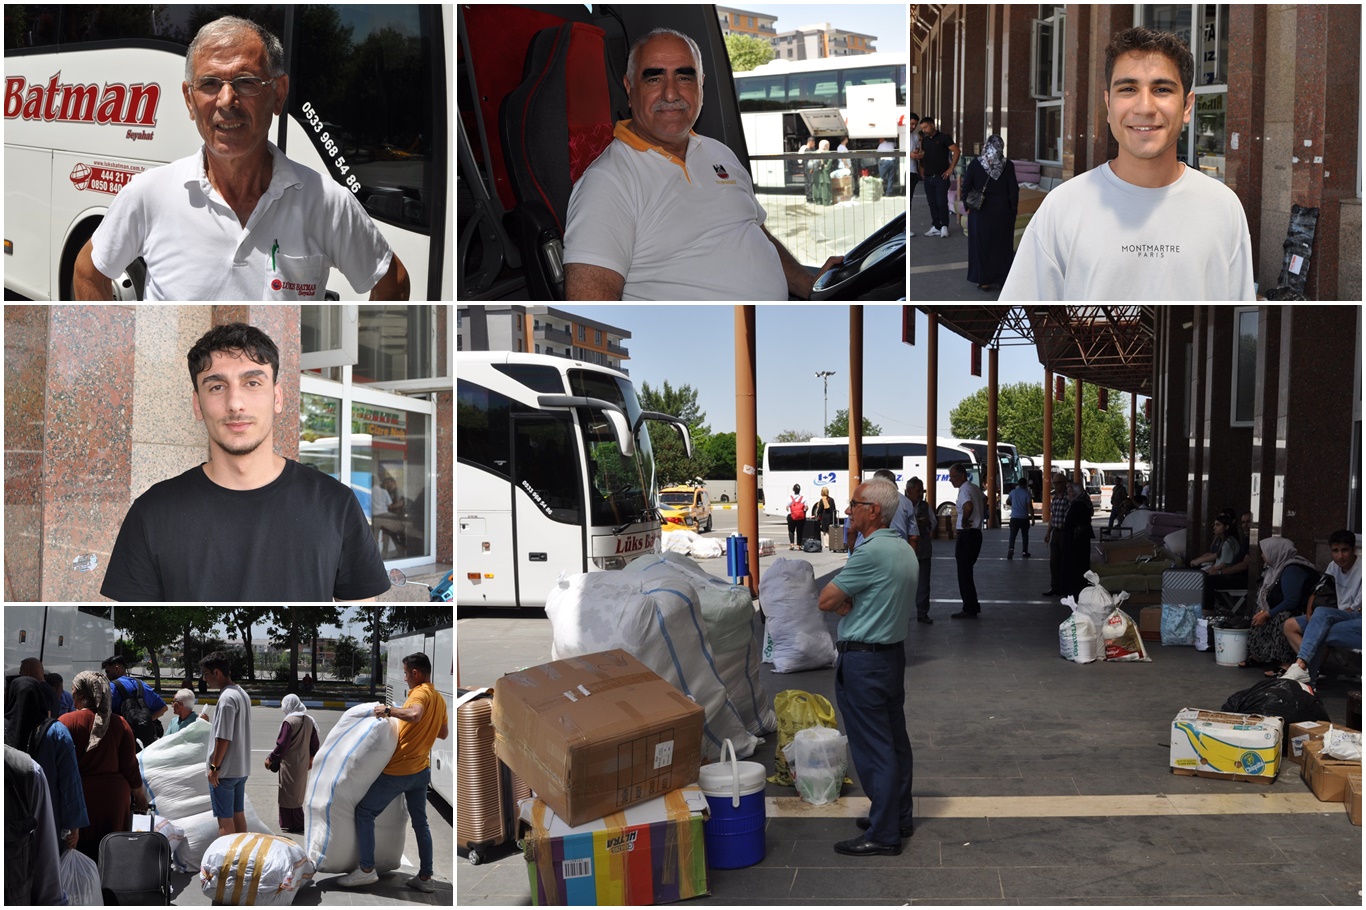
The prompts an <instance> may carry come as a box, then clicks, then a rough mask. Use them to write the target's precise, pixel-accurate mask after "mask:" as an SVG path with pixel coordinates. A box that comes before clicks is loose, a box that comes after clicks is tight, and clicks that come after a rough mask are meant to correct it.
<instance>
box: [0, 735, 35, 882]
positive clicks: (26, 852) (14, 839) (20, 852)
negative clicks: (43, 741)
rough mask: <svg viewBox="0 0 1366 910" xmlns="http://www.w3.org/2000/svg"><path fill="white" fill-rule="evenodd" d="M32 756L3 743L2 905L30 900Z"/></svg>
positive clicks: (32, 831) (33, 857)
mask: <svg viewBox="0 0 1366 910" xmlns="http://www.w3.org/2000/svg"><path fill="white" fill-rule="evenodd" d="M33 766H34V762H33V759H32V758H30V757H29V756H28V755H27V754H26V753H24V752H22V751H20V750H19V749H15V748H14V747H13V746H5V905H6V906H13V905H15V904H30V903H32V902H33V901H32V896H33V872H34V867H35V866H36V865H37V855H38V806H37V805H36V804H35V803H34V802H33V801H32V799H31V797H32V795H33V786H32V782H33Z"/></svg>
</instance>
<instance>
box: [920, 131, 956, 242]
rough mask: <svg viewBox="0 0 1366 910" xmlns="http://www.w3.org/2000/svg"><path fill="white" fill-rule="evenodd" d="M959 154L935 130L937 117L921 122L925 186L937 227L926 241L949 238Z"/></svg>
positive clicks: (944, 135)
mask: <svg viewBox="0 0 1366 910" xmlns="http://www.w3.org/2000/svg"><path fill="white" fill-rule="evenodd" d="M959 154H960V152H959V151H958V146H957V144H955V143H954V141H953V138H952V137H951V136H949V134H948V133H941V132H939V131H938V130H937V129H935V126H934V118H933V117H921V118H920V177H921V179H922V180H923V181H924V182H925V197H926V198H927V199H928V200H929V202H930V220H931V221H933V222H934V227H932V228H931V229H930V230H928V231H926V232H925V236H926V237H947V236H949V183H950V181H952V179H953V169H954V168H955V167H957V166H958V156H959Z"/></svg>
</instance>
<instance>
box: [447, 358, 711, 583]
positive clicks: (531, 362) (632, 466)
mask: <svg viewBox="0 0 1366 910" xmlns="http://www.w3.org/2000/svg"><path fill="white" fill-rule="evenodd" d="M456 393H457V404H456V415H455V435H456V446H455V451H456V461H457V465H456V471H455V478H456V480H455V483H456V486H455V489H456V494H455V506H456V511H457V518H458V524H459V534H458V537H457V541H458V542H457V545H456V557H455V561H456V566H457V567H458V569H459V571H458V572H457V573H456V604H457V605H461V606H490V607H493V606H504V607H538V606H544V605H545V602H546V596H547V595H548V594H549V593H550V591H551V590H552V589H553V588H554V587H555V583H556V580H557V579H558V578H559V575H560V573H561V572H568V573H577V572H588V571H592V570H596V569H619V568H621V567H622V566H624V565H626V563H627V562H629V561H630V560H632V559H635V558H636V557H638V556H643V555H645V554H648V553H655V552H658V550H659V547H660V518H659V512H658V505H659V503H658V493H657V484H656V482H655V465H654V453H653V450H652V449H651V448H650V437H649V434H648V433H646V432H645V421H647V420H657V421H661V422H665V423H667V424H668V425H670V426H672V427H674V428H675V429H676V430H677V431H678V433H679V434H680V436H681V437H682V439H683V445H684V448H685V449H686V450H687V452H688V456H689V457H691V456H692V440H691V437H689V435H688V428H687V424H685V423H684V422H683V421H681V420H679V419H678V418H676V417H669V416H667V415H664V414H656V413H653V412H649V411H642V410H641V408H640V401H639V399H638V398H637V397H636V390H635V386H634V385H632V384H631V380H630V379H629V378H628V377H627V376H626V375H625V374H623V373H619V372H617V371H616V370H612V369H608V368H607V367H600V366H596V365H594V364H589V363H584V362H581V361H577V360H570V359H567V358H564V357H550V356H545V355H541V354H510V353H504V352H470V353H460V354H457V355H456Z"/></svg>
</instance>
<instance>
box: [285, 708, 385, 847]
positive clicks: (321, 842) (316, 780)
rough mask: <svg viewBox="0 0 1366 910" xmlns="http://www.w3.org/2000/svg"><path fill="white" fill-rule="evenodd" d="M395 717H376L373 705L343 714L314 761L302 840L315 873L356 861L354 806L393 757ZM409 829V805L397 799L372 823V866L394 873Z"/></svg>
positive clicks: (306, 798) (357, 845)
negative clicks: (373, 849)
mask: <svg viewBox="0 0 1366 910" xmlns="http://www.w3.org/2000/svg"><path fill="white" fill-rule="evenodd" d="M398 723H399V721H398V720H397V719H396V718H388V717H376V716H375V703H374V702H371V703H369V704H365V705H357V706H356V707H354V708H351V709H350V710H348V711H347V712H346V713H345V714H343V715H342V716H341V719H340V720H338V721H337V725H336V726H335V727H333V728H332V730H331V731H330V732H329V733H328V734H327V739H326V741H324V742H323V744H322V748H321V749H319V750H318V754H317V755H316V756H314V757H313V770H312V771H311V772H310V773H309V776H308V793H307V796H306V797H305V799H304V841H305V843H307V845H308V857H309V859H311V860H312V861H313V865H314V867H315V868H316V869H317V871H319V872H350V871H351V870H352V869H354V868H356V866H357V865H358V864H359V863H360V845H359V844H358V843H357V842H356V804H357V803H359V802H360V801H361V800H362V799H364V798H365V794H366V793H367V792H369V790H370V785H371V784H373V783H374V782H375V781H376V780H377V779H378V778H379V776H380V774H381V773H382V772H383V771H384V766H385V765H387V764H389V759H391V758H393V757H394V749H395V748H397V747H398ZM407 829H408V803H407V801H406V800H405V799H404V798H403V797H401V796H400V797H396V798H395V799H394V801H393V802H391V803H389V806H388V808H386V809H385V810H384V811H383V812H381V813H380V815H379V818H377V819H375V868H376V869H378V870H379V871H381V872H388V871H389V870H391V869H397V868H398V867H399V864H400V862H401V861H402V858H403V841H404V838H405V837H406V836H407Z"/></svg>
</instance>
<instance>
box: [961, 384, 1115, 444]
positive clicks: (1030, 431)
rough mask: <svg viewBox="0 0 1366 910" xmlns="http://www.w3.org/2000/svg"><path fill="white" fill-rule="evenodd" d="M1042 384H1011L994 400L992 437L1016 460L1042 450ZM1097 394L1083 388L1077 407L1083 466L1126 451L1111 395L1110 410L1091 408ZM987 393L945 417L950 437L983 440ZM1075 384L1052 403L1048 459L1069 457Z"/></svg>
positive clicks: (1094, 389)
mask: <svg viewBox="0 0 1366 910" xmlns="http://www.w3.org/2000/svg"><path fill="white" fill-rule="evenodd" d="M1043 396H1044V388H1043V384H1042V383H1029V382H1017V383H1012V384H1010V385H1004V386H1001V387H1000V389H999V390H998V394H997V397H996V425H997V434H998V436H997V438H998V439H1000V441H1001V442H1008V443H1011V444H1013V445H1014V446H1015V448H1016V450H1017V451H1018V452H1019V453H1020V454H1021V455H1034V454H1038V453H1040V452H1042V451H1043V401H1044V399H1043ZM1099 397H1100V391H1099V389H1098V388H1097V387H1096V386H1094V385H1091V384H1090V383H1087V384H1086V386H1085V392H1084V397H1083V400H1082V408H1081V451H1082V458H1084V459H1085V460H1087V461H1121V460H1123V459H1124V458H1127V457H1128V452H1129V421H1128V420H1127V419H1126V418H1125V416H1124V413H1123V410H1124V409H1123V408H1122V407H1121V406H1119V404H1118V402H1119V401H1121V400H1122V398H1121V397H1120V396H1119V395H1118V394H1115V395H1112V396H1111V403H1110V408H1109V410H1107V411H1101V410H1100V409H1099V408H1098V407H1097V401H1098V399H1099ZM987 399H988V390H987V389H986V388H985V387H983V388H980V389H978V390H977V391H976V392H974V393H972V394H971V395H969V396H967V397H966V398H964V399H963V400H962V401H960V402H958V404H957V405H956V406H955V407H954V408H953V410H952V411H950V412H949V427H950V432H951V433H952V434H953V435H954V436H957V437H959V438H960V439H986V438H987ZM1075 413H1076V385H1075V384H1074V383H1071V382H1069V383H1067V386H1066V393H1065V398H1064V400H1063V401H1061V402H1056V401H1055V402H1054V403H1053V458H1054V459H1055V460H1059V461H1060V460H1062V459H1066V458H1072V457H1073V455H1072V442H1073V432H1072V426H1073V416H1072V415H1073V414H1075Z"/></svg>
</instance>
